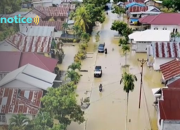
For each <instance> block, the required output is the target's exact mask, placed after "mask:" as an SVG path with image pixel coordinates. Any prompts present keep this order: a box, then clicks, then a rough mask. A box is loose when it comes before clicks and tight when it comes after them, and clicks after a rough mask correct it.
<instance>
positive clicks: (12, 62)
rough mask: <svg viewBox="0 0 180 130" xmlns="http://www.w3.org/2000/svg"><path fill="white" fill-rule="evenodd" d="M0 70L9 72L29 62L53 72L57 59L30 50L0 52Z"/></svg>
mask: <svg viewBox="0 0 180 130" xmlns="http://www.w3.org/2000/svg"><path fill="white" fill-rule="evenodd" d="M0 61H3V62H2V63H1V64H0V71H6V72H11V71H13V70H15V69H17V68H19V67H22V66H24V65H26V64H31V65H34V66H36V67H39V68H41V69H44V70H47V71H50V72H53V71H54V68H55V67H56V65H57V62H58V60H56V59H52V58H48V57H45V56H43V55H40V54H35V53H31V52H24V53H22V55H21V52H16V53H15V52H0Z"/></svg>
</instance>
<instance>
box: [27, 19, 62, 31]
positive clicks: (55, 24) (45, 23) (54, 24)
mask: <svg viewBox="0 0 180 130" xmlns="http://www.w3.org/2000/svg"><path fill="white" fill-rule="evenodd" d="M63 23H64V22H61V21H43V20H41V19H40V20H39V23H38V25H37V24H35V23H34V22H32V23H30V24H29V26H48V27H55V30H57V31H60V30H62V24H63Z"/></svg>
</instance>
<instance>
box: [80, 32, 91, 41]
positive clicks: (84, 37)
mask: <svg viewBox="0 0 180 130" xmlns="http://www.w3.org/2000/svg"><path fill="white" fill-rule="evenodd" d="M89 38H90V37H89V34H88V33H85V32H83V33H82V34H81V39H82V41H83V42H88V41H89Z"/></svg>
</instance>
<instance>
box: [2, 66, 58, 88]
mask: <svg viewBox="0 0 180 130" xmlns="http://www.w3.org/2000/svg"><path fill="white" fill-rule="evenodd" d="M55 77H56V74H54V73H51V72H48V71H46V70H43V69H41V68H38V67H36V66H33V65H30V64H27V65H25V66H22V67H20V68H19V69H16V70H14V71H12V72H10V73H8V74H7V75H6V76H5V77H4V78H3V79H2V80H1V82H0V87H3V86H4V85H5V84H8V83H9V82H11V81H13V80H19V81H22V82H24V83H27V84H30V85H32V86H36V87H37V88H40V89H43V90H47V88H49V87H52V85H53V82H54V79H55ZM15 87H18V86H15ZM24 87H26V86H24Z"/></svg>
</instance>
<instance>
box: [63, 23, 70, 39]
mask: <svg viewBox="0 0 180 130" xmlns="http://www.w3.org/2000/svg"><path fill="white" fill-rule="evenodd" d="M62 27H63V29H64V34H65V37H66V38H67V29H68V28H69V27H68V23H63V25H62Z"/></svg>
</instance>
